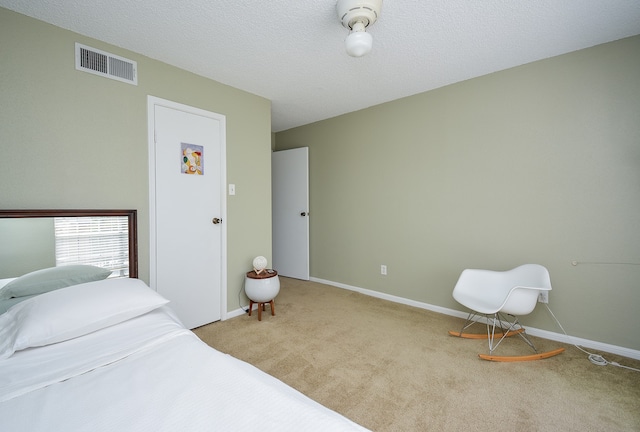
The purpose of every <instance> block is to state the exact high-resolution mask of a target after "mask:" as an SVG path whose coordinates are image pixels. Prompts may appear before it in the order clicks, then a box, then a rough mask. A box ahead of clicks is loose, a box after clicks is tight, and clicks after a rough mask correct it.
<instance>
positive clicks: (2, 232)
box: [0, 209, 138, 278]
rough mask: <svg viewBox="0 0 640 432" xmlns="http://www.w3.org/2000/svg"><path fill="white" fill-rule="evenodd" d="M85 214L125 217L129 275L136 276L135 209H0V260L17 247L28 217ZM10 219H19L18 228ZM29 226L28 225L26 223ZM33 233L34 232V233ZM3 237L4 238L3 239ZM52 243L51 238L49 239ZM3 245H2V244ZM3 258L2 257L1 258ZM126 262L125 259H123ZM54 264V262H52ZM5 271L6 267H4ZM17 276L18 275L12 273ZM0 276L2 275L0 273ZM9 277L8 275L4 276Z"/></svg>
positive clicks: (5, 260) (44, 219)
mask: <svg viewBox="0 0 640 432" xmlns="http://www.w3.org/2000/svg"><path fill="white" fill-rule="evenodd" d="M87 216H100V217H105V218H109V217H114V216H124V217H126V218H127V238H128V247H129V277H132V278H137V277H138V233H137V226H138V223H137V211H136V210H118V209H116V210H112V209H109V210H84V209H83V210H57V209H56V210H47V209H35V210H0V261H3V262H5V263H7V262H10V261H11V260H9V259H6V258H7V256H6V254H9V253H11V250H12V248H15V249H16V250H17V249H18V248H17V247H16V246H17V245H18V244H19V243H20V242H21V240H20V239H16V237H15V236H16V235H17V233H18V232H21V231H22V232H24V231H25V224H30V223H31V222H30V221H29V220H28V219H29V218H38V219H37V220H38V221H45V222H46V220H47V219H48V218H51V220H53V218H55V217H87ZM10 219H20V221H17V222H16V225H15V226H16V227H17V226H18V225H17V223H18V222H19V223H20V225H19V226H20V229H19V230H18V229H13V228H12V227H13V225H12V223H13V222H11V221H10ZM33 223H34V225H33V227H34V231H35V230H36V229H37V226H36V225H35V224H36V220H35V219H34V221H33ZM27 226H30V225H27ZM26 231H27V232H29V231H31V229H30V228H27V229H26ZM34 235H35V234H34ZM3 237H4V239H3ZM50 241H51V243H53V241H54V240H53V239H50ZM3 245H4V246H3ZM37 253H38V251H35V250H34V251H33V254H34V255H35V254H37ZM3 258H4V259H3ZM125 262H126V261H125ZM54 265H55V264H54ZM5 271H6V269H5ZM13 276H18V275H13ZM0 277H2V276H1V275H0ZM4 277H9V276H6V275H5V276H4Z"/></svg>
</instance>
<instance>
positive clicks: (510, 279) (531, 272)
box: [453, 264, 551, 315]
mask: <svg viewBox="0 0 640 432" xmlns="http://www.w3.org/2000/svg"><path fill="white" fill-rule="evenodd" d="M540 291H551V279H550V277H549V272H548V271H547V269H546V268H545V267H543V266H541V265H539V264H524V265H521V266H519V267H516V268H514V269H511V270H507V271H493V270H481V269H466V270H464V271H463V272H462V274H461V275H460V278H459V279H458V282H457V283H456V286H455V288H454V289H453V298H454V299H455V300H456V301H457V302H458V303H460V304H461V305H463V306H466V307H467V308H469V309H471V310H473V311H476V312H478V313H480V314H495V313H498V312H501V313H506V314H509V315H527V314H529V313H531V312H532V311H533V309H534V308H535V307H536V302H537V301H538V294H539V293H540Z"/></svg>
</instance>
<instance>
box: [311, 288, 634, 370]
mask: <svg viewBox="0 0 640 432" xmlns="http://www.w3.org/2000/svg"><path fill="white" fill-rule="evenodd" d="M309 280H310V281H312V282H318V283H322V284H325V285H331V286H334V287H337V288H343V289H346V290H349V291H355V292H359V293H360V294H364V295H368V296H371V297H376V298H379V299H383V300H388V301H391V302H394V303H400V304H404V305H408V306H413V307H417V308H420V309H426V310H430V311H433V312H438V313H441V314H445V315H450V316H455V317H458V318H463V319H464V318H466V317H467V315H468V314H467V312H461V311H458V310H455V309H449V308H445V307H441V306H435V305H431V304H428V303H423V302H419V301H415V300H410V299H406V298H404V297H398V296H394V295H390V294H385V293H381V292H378V291H373V290H369V289H366V288H360V287H355V286H351V285H346V284H343V283H339V282H333V281H329V280H325V279H319V278H315V277H312V278H310V279H309ZM527 333H528V334H530V335H532V336H537V337H541V338H544V339H550V340H554V341H558V342H562V343H567V344H571V345H579V346H581V347H583V348H590V349H594V350H598V351H603V352H608V353H612V354H617V355H621V356H623V357H628V358H632V359H636V360H640V351H639V350H634V349H631V348H625V347H621V346H617V345H611V344H606V343H602V342H597V341H592V340H589V339H582V338H578V337H574V336H567V335H565V334H563V333H555V332H550V331H547V330H541V329H537V328H534V327H527Z"/></svg>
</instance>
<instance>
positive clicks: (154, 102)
mask: <svg viewBox="0 0 640 432" xmlns="http://www.w3.org/2000/svg"><path fill="white" fill-rule="evenodd" d="M156 106H162V107H165V108H170V109H174V110H178V111H183V112H186V113H189V114H195V115H200V116H203V117H207V118H211V119H214V120H217V121H219V122H220V155H219V157H220V198H221V199H220V201H221V202H220V214H221V218H222V221H223V223H222V224H221V227H220V228H221V230H222V231H221V236H220V242H221V245H220V261H221V262H220V273H221V274H220V320H221V321H224V320H226V319H227V194H226V190H227V133H226V117H225V116H224V115H222V114H218V113H214V112H212V111H206V110H203V109H200V108H195V107H192V106H189V105H184V104H181V103H178V102H173V101H170V100H166V99H161V98H158V97H155V96H151V95H147V122H148V123H147V127H148V131H147V133H148V152H149V286H150V287H151V288H152V289H153V290H154V291H157V285H156V282H157V281H156V271H157V269H156V259H157V256H156V248H157V245H156V219H155V214H156V172H155V166H156V157H155V142H156V140H155V107H156Z"/></svg>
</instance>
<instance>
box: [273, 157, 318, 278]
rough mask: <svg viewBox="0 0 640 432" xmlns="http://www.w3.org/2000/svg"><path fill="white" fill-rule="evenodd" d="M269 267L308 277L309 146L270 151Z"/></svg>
mask: <svg viewBox="0 0 640 432" xmlns="http://www.w3.org/2000/svg"><path fill="white" fill-rule="evenodd" d="M271 161H272V163H271V185H272V186H271V187H272V191H271V195H272V212H273V215H272V221H273V222H272V224H273V233H272V236H273V251H272V255H273V268H274V269H276V270H277V271H278V274H281V275H282V276H288V277H292V278H296V279H303V280H309V148H308V147H302V148H297V149H291V150H282V151H277V152H273V153H272V157H271Z"/></svg>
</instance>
